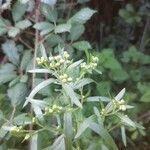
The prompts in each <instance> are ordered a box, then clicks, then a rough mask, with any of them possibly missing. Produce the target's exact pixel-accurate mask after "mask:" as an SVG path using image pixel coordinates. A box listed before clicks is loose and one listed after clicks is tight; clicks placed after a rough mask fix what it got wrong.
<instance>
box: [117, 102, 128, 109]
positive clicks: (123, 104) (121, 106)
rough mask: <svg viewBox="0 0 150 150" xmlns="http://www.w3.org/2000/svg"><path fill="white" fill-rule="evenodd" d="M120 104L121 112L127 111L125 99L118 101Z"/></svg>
mask: <svg viewBox="0 0 150 150" xmlns="http://www.w3.org/2000/svg"><path fill="white" fill-rule="evenodd" d="M118 104H119V110H122V111H125V110H126V109H127V107H126V103H125V101H124V100H123V99H122V100H120V101H118Z"/></svg>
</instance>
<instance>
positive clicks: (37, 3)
mask: <svg viewBox="0 0 150 150" xmlns="http://www.w3.org/2000/svg"><path fill="white" fill-rule="evenodd" d="M40 2H41V1H40V0H36V3H35V23H37V22H38V21H39V16H40V10H39V9H40ZM38 44H39V31H38V30H37V29H36V30H35V43H34V56H33V69H35V67H36V57H37V50H38ZM35 77H36V73H33V74H32V89H33V88H34V87H35ZM30 113H31V114H33V110H32V107H30ZM29 128H30V131H31V132H32V129H33V124H30V127H29ZM29 149H30V150H32V138H31V140H30V144H29Z"/></svg>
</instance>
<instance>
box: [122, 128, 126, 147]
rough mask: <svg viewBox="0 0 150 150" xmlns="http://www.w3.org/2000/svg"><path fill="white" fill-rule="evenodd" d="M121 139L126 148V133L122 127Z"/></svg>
mask: <svg viewBox="0 0 150 150" xmlns="http://www.w3.org/2000/svg"><path fill="white" fill-rule="evenodd" d="M121 137H122V141H123V144H124V146H127V139H126V131H125V127H124V126H121Z"/></svg>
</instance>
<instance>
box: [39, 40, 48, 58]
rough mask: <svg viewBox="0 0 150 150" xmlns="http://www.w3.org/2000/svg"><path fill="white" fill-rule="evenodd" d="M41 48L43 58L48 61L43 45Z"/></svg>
mask: <svg viewBox="0 0 150 150" xmlns="http://www.w3.org/2000/svg"><path fill="white" fill-rule="evenodd" d="M39 48H40V52H41V56H42V57H44V58H45V59H48V57H47V54H46V49H45V47H44V45H43V44H42V43H41V44H40V47H39Z"/></svg>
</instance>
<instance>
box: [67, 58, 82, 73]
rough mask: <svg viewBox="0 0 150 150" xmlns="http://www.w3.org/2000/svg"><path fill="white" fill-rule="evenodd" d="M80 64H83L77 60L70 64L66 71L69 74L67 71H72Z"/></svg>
mask: <svg viewBox="0 0 150 150" xmlns="http://www.w3.org/2000/svg"><path fill="white" fill-rule="evenodd" d="M82 62H83V60H78V61H76V62H74V63H72V64H71V65H70V66H69V67H68V68H67V69H68V72H69V70H71V69H74V68H75V67H77V66H79V65H80V64H81V63H82Z"/></svg>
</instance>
